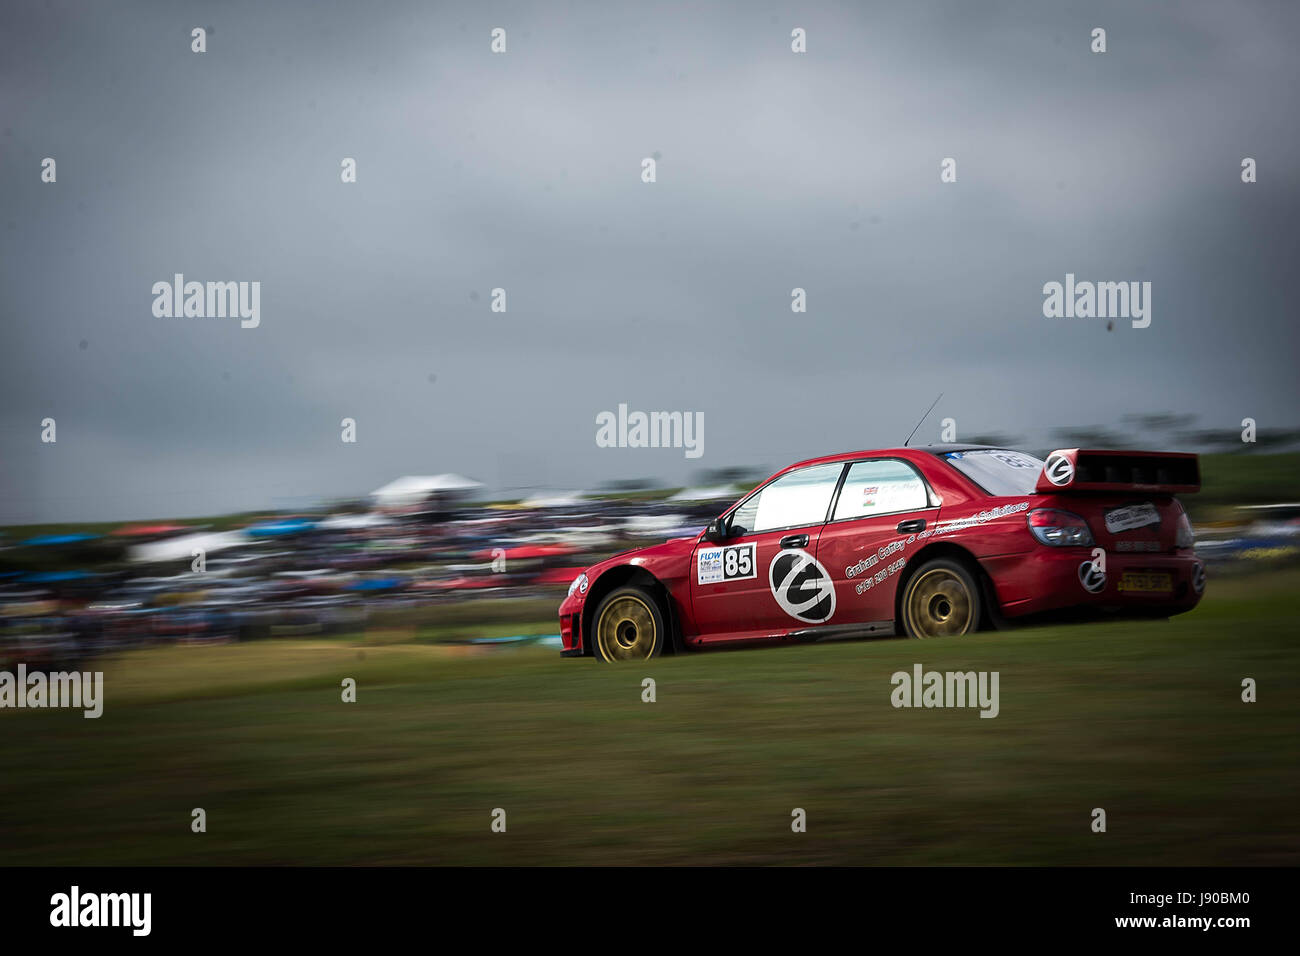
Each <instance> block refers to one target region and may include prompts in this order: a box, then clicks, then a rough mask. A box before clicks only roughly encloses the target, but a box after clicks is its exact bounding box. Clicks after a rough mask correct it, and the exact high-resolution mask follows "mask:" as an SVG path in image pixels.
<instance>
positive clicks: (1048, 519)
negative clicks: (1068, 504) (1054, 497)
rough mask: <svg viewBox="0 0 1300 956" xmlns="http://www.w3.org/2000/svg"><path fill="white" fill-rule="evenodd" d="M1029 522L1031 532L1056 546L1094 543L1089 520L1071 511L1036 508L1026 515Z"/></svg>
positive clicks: (1063, 546)
mask: <svg viewBox="0 0 1300 956" xmlns="http://www.w3.org/2000/svg"><path fill="white" fill-rule="evenodd" d="M1025 520H1026V521H1027V522H1029V533H1030V534H1032V535H1033V536H1034V537H1035V538H1037V539H1038V540H1039V541H1041V542H1042V543H1043V544H1049V545H1051V546H1052V547H1054V548H1066V547H1070V546H1079V545H1082V546H1085V547H1086V546H1088V545H1090V544H1092V532H1091V531H1090V530H1089V529H1088V522H1086V521H1084V520H1083V519H1082V518H1080V517H1079V516H1078V515H1077V514H1074V513H1073V512H1070V511H1058V510H1057V509H1055V508H1035V509H1034V510H1033V511H1031V512H1029V514H1027V515H1025Z"/></svg>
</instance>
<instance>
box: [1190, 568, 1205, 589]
mask: <svg viewBox="0 0 1300 956" xmlns="http://www.w3.org/2000/svg"><path fill="white" fill-rule="evenodd" d="M1192 590H1193V591H1195V592H1196V593H1197V594H1200V593H1201V592H1202V591H1204V590H1205V565H1203V564H1201V563H1200V562H1197V563H1196V564H1195V565H1194V566H1193V567H1192Z"/></svg>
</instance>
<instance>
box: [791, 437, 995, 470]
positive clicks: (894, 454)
mask: <svg viewBox="0 0 1300 956" xmlns="http://www.w3.org/2000/svg"><path fill="white" fill-rule="evenodd" d="M999 447H1000V446H998V445H964V444H956V443H938V444H932V445H909V446H906V447H901V448H874V449H869V450H866V451H846V452H840V453H839V454H836V455H823V456H821V457H820V458H809V459H807V460H806V461H797V462H795V463H794V464H793V465H790V466H789V467H788V468H782V469H781V471H783V472H784V471H789V470H790V469H792V468H803V467H805V466H807V465H823V464H831V463H832V462H837V461H852V460H854V459H857V458H906V459H909V460H912V461H916V460H918V459H923V458H924V456H925V455H934V456H936V457H937V456H939V455H946V454H948V453H949V452H954V451H986V450H994V449H998V448H999Z"/></svg>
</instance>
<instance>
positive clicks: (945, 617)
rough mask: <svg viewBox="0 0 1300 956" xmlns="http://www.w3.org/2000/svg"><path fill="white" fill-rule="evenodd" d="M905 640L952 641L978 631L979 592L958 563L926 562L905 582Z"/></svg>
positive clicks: (973, 580)
mask: <svg viewBox="0 0 1300 956" xmlns="http://www.w3.org/2000/svg"><path fill="white" fill-rule="evenodd" d="M902 612H903V630H904V631H905V632H906V633H907V636H908V637H951V636H955V635H958V634H969V633H971V632H972V631H975V630H977V629H978V628H979V621H980V589H979V586H978V585H977V584H976V582H975V577H974V576H973V575H972V574H971V573H970V571H969V570H968V569H967V568H966V567H965V566H964V565H962V564H960V563H959V562H957V561H952V560H949V559H948V558H938V559H936V560H934V561H928V562H926V563H925V564H924V565H922V566H921V568H920V569H919V570H918V571H917V572H916V573H915V574H913V575H912V576H911V577H910V578H909V579H908V581H907V587H906V589H905V590H904V591H903V601H902Z"/></svg>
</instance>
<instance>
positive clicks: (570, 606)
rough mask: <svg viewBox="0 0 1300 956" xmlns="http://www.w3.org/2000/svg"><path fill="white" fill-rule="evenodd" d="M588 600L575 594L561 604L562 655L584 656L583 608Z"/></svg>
mask: <svg viewBox="0 0 1300 956" xmlns="http://www.w3.org/2000/svg"><path fill="white" fill-rule="evenodd" d="M585 603H586V602H585V601H584V600H583V596H582V595H578V594H573V595H570V596H569V597H566V598H565V599H564V602H563V603H562V604H561V605H560V645H561V650H560V656H561V657H582V656H583V654H584V653H585V649H584V648H583V646H582V608H583V605H584V604H585Z"/></svg>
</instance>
